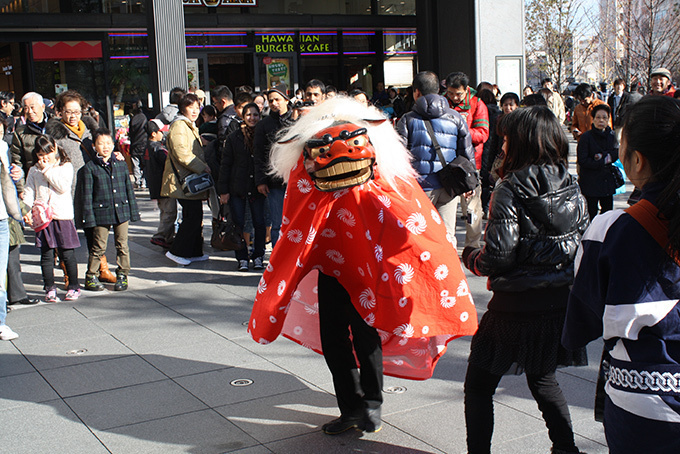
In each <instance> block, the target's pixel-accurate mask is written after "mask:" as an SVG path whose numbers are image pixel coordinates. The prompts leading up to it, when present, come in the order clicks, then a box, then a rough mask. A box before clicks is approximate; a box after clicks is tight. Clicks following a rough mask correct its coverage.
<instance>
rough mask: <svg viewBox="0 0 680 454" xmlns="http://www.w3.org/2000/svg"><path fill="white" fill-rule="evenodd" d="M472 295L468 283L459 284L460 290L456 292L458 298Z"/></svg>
mask: <svg viewBox="0 0 680 454" xmlns="http://www.w3.org/2000/svg"><path fill="white" fill-rule="evenodd" d="M469 294H470V289H469V288H468V285H467V281H464V280H463V281H460V284H458V290H457V291H456V296H468V295H469Z"/></svg>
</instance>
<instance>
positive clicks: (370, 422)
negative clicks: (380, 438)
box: [357, 408, 382, 433]
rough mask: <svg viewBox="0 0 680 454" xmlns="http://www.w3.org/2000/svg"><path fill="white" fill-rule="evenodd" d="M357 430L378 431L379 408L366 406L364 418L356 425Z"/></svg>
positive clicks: (379, 425) (379, 427) (379, 422)
mask: <svg viewBox="0 0 680 454" xmlns="http://www.w3.org/2000/svg"><path fill="white" fill-rule="evenodd" d="M357 428H358V429H359V430H363V431H364V432H366V433H376V432H380V429H382V420H381V419H380V408H367V409H366V412H365V414H364V418H363V419H362V420H361V421H360V422H359V424H358V425H357Z"/></svg>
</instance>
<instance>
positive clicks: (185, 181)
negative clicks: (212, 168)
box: [168, 156, 215, 195]
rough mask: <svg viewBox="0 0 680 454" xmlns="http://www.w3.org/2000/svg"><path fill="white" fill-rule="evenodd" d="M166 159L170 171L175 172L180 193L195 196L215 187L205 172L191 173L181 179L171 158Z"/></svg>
mask: <svg viewBox="0 0 680 454" xmlns="http://www.w3.org/2000/svg"><path fill="white" fill-rule="evenodd" d="M168 159H170V165H171V166H172V171H173V172H175V176H176V177H177V182H178V183H179V184H180V185H182V191H183V192H184V193H185V194H187V195H189V194H191V195H195V194H198V193H201V192H203V191H206V190H208V189H210V188H212V187H214V186H215V182H214V181H213V179H212V177H211V176H210V174H209V173H207V172H203V173H192V174H190V175H187V177H186V178H181V177H180V176H179V172H178V171H177V168H176V167H175V163H174V162H172V158H171V157H170V156H168Z"/></svg>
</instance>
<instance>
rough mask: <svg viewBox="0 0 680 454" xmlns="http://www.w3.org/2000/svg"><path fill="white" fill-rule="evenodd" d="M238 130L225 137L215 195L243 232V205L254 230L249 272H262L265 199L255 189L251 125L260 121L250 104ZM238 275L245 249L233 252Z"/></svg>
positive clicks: (244, 260)
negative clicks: (227, 206)
mask: <svg viewBox="0 0 680 454" xmlns="http://www.w3.org/2000/svg"><path fill="white" fill-rule="evenodd" d="M241 116H242V118H243V123H241V127H240V128H239V129H238V130H236V131H234V132H232V133H231V134H229V136H227V139H226V141H225V145H224V151H223V152H222V163H221V167H220V178H219V185H218V188H217V189H218V192H219V193H220V203H222V204H225V203H229V207H230V209H231V214H232V216H233V219H234V223H235V224H236V225H237V226H239V227H240V228H241V229H243V226H244V224H245V215H246V205H249V206H250V214H251V216H252V218H253V227H254V228H255V244H254V248H253V252H252V254H251V257H250V259H252V261H253V268H254V269H256V270H262V269H264V246H265V236H266V231H267V227H266V224H265V218H264V209H265V208H264V207H265V202H266V200H267V199H266V197H265V196H264V195H262V194H260V193H259V192H258V191H257V186H256V185H255V176H254V175H255V163H254V161H253V136H254V132H255V125H256V124H257V123H258V122H259V121H260V108H259V107H258V105H257V104H255V103H254V102H253V103H250V104H246V105H245V106H244V107H243V111H242V114H241ZM235 254H236V260H237V261H238V269H239V271H248V258H249V257H248V249H247V248H244V249H241V250H239V251H235Z"/></svg>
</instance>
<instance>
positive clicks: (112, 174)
mask: <svg viewBox="0 0 680 454" xmlns="http://www.w3.org/2000/svg"><path fill="white" fill-rule="evenodd" d="M94 149H95V151H96V152H97V155H96V156H95V159H93V160H92V161H90V162H88V163H87V164H85V167H83V170H82V177H81V178H79V179H78V185H79V186H81V187H80V188H79V189H80V190H81V191H82V192H81V193H82V195H83V227H84V228H85V229H86V230H87V229H91V231H92V247H91V248H90V251H89V253H90V255H89V258H88V260H87V273H86V274H85V289H86V290H94V291H100V290H104V285H103V284H101V283H100V282H99V279H98V275H99V262H100V259H101V257H102V255H104V252H106V244H107V242H108V237H109V230H110V229H111V227H113V236H114V240H115V242H116V264H117V265H118V269H117V270H116V283H115V285H114V287H113V289H114V290H127V288H128V273H129V272H130V250H129V248H128V224H129V221H138V220H139V219H140V217H139V212H138V210H137V200H136V199H135V194H134V191H133V188H132V182H131V181H130V176H129V172H128V168H127V165H126V164H125V163H124V162H122V161H118V160H117V159H111V154H112V153H113V137H112V136H111V132H110V131H109V130H108V129H98V130H97V131H95V134H94Z"/></svg>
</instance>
